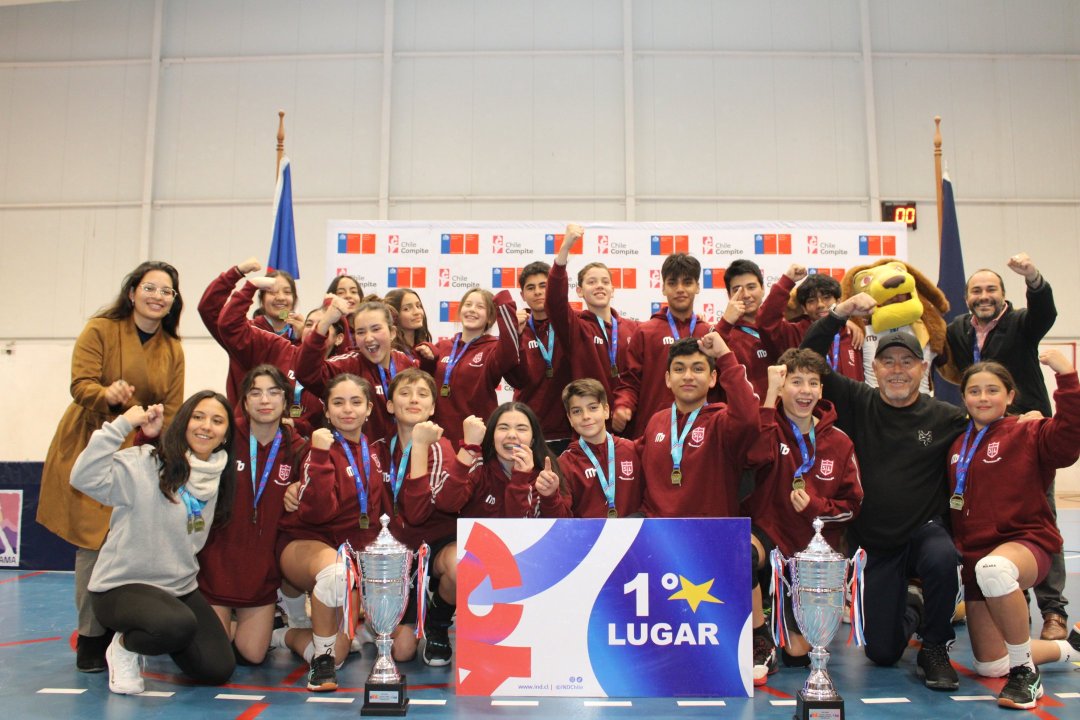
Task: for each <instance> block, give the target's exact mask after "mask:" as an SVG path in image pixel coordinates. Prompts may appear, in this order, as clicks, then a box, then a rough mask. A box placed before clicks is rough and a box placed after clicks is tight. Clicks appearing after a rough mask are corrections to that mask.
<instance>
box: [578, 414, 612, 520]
mask: <svg viewBox="0 0 1080 720" xmlns="http://www.w3.org/2000/svg"><path fill="white" fill-rule="evenodd" d="M578 446H580V447H581V451H582V452H583V453H585V457H587V458H588V459H589V462H590V463H592V466H593V469H594V470H596V478H597V480H599V481H600V488H601V489H602V490H603V491H604V500H606V501H607V506H608V517H617V516H618V513H616V512H615V437H614V436H613V435H612V434H611V433H607V459H608V462H607V473H606V474H605V473H604V467H603V466H602V465H601V464H600V461H599V460H598V459H597V457H596V453H594V452H593V451H592V448H590V447H589V443H587V442H585V438H578Z"/></svg>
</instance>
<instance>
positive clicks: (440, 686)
mask: <svg viewBox="0 0 1080 720" xmlns="http://www.w3.org/2000/svg"><path fill="white" fill-rule="evenodd" d="M142 675H143V677H145V678H150V679H151V680H161V681H162V682H168V683H173V684H175V685H188V686H191V685H198V684H199V683H197V682H195V681H194V680H190V679H188V678H186V677H184V676H182V675H174V674H172V673H156V672H146V671H143V674H142ZM218 687H222V688H226V689H228V690H248V691H251V692H266V693H272V692H294V693H306V692H310V691H309V690H308V689H307V688H306V687H281V686H278V685H244V684H241V683H225V684H224V685H219V686H218ZM448 687H450V684H449V683H436V684H432V685H409V689H410V690H445V689H446V688H448ZM338 692H345V693H348V692H355V693H361V692H364V688H362V687H358V688H348V687H339V688H338Z"/></svg>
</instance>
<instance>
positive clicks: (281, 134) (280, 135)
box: [274, 110, 941, 235]
mask: <svg viewBox="0 0 1080 720" xmlns="http://www.w3.org/2000/svg"><path fill="white" fill-rule="evenodd" d="M277 115H278V126H277V169H276V170H275V171H274V182H277V179H278V177H279V176H280V175H281V158H283V157H285V111H284V110H278V113H277ZM938 186H939V187H940V186H941V181H940V180H939V181H938ZM939 194H940V190H939ZM940 229H941V198H940V197H939V198H938V230H940ZM938 234H939V235H940V234H941V233H940V232H939V233H938Z"/></svg>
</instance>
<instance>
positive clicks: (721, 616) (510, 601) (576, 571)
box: [456, 518, 754, 697]
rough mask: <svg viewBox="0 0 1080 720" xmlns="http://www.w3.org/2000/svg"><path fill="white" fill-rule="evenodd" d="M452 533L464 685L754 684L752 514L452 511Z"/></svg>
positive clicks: (542, 692) (527, 691) (598, 693)
mask: <svg viewBox="0 0 1080 720" xmlns="http://www.w3.org/2000/svg"><path fill="white" fill-rule="evenodd" d="M457 537H458V538H459V542H458V546H457V553H458V576H457V593H458V594H457V620H456V624H457V658H456V668H457V692H458V694H459V695H480V696H565V697H678V696H684V697H685V696H698V697H750V696H752V695H753V687H754V686H753V660H752V657H751V644H752V640H751V633H752V630H751V624H752V620H751V607H750V521H749V520H748V519H747V518H725V519H632V518H620V519H615V520H585V519H571V520H551V519H516V520H510V519H485V520H466V519H459V520H458V534H457ZM716 548H724V552H715V549H716Z"/></svg>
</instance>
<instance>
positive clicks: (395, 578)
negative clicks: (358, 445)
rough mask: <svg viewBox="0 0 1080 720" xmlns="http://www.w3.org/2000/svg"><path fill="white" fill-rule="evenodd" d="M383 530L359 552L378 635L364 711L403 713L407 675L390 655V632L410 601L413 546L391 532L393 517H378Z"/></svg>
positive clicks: (368, 611)
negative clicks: (376, 652)
mask: <svg viewBox="0 0 1080 720" xmlns="http://www.w3.org/2000/svg"><path fill="white" fill-rule="evenodd" d="M379 521H380V522H381V523H382V530H381V531H379V536H378V537H377V538H376V539H375V542H373V543H371V544H370V545H368V546H367V547H366V548H364V549H363V550H361V551H360V552H358V553H356V556H357V559H358V561H359V565H360V595H361V598H362V599H363V603H364V613H365V615H366V620H365V622H366V623H367V625H368V628H369V629H370V630H371V632H372V634H373V635H374V636H375V648H376V649H377V650H378V655H377V656H376V658H375V665H374V666H373V667H372V668H371V674H370V675H368V678H367V681H366V682H365V683H364V706H363V707H362V708H361V710H360V714H361V715H404V714H405V712H406V710H407V709H408V707H409V697H408V694H407V692H406V690H407V686H406V684H405V675H404V674H402V673H399V672H398V669H397V665H395V664H394V659H393V658H392V657H391V656H390V647H391V645H392V644H393V641H392V640H391V639H390V633H392V632H394V629H395V628H396V627H397V626H398V623H400V622H401V618H402V616H403V615H404V614H405V608H406V606H407V605H408V603H409V574H410V573H409V570H410V568H411V567H412V561H413V555H414V554H415V553H414V552H413V551H412V550H410V549H409V548H407V547H405V546H404V545H402V544H401V543H399V542H398V541H397V540H395V539H394V537H393V535H391V534H390V530H389V529H388V528H387V526H388V525H389V524H390V518H389V517H388V516H387V515H383V516H382V517H380V518H379Z"/></svg>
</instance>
